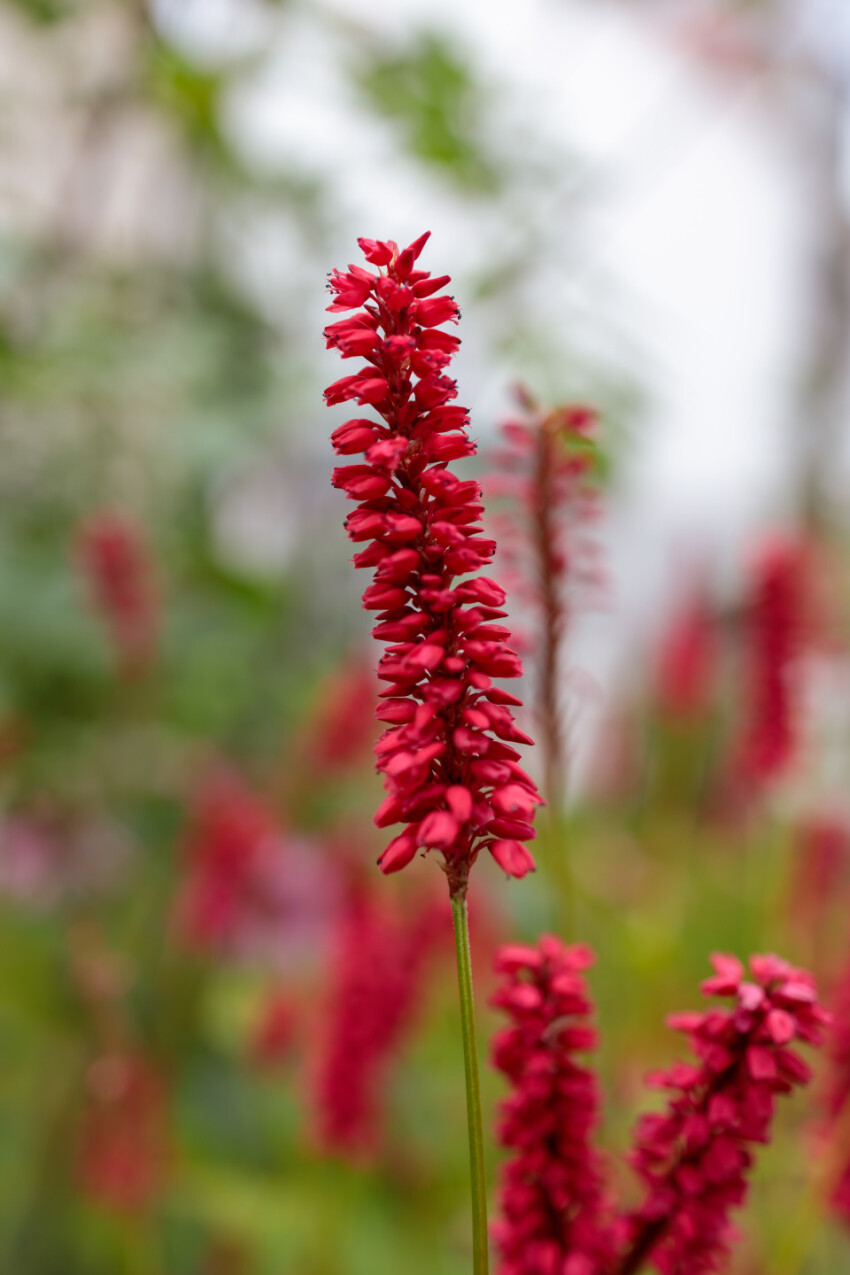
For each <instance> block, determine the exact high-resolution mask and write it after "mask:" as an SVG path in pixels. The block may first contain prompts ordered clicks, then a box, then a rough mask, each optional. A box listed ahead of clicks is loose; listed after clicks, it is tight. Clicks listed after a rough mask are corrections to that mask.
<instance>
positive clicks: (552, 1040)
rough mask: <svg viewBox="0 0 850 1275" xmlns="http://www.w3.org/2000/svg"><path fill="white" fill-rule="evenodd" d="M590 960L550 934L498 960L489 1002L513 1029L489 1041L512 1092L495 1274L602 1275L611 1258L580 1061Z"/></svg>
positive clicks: (594, 1114)
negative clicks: (496, 986) (498, 982)
mask: <svg viewBox="0 0 850 1275" xmlns="http://www.w3.org/2000/svg"><path fill="white" fill-rule="evenodd" d="M592 960H593V955H592V953H591V952H590V951H589V949H587V948H585V947H581V946H575V947H565V946H564V945H563V944H562V943H561V942H560V941H559V940H558V939H556V938H554V937H552V936H551V935H546V936H544V937H543V938H542V939H541V940H540V942H539V943H538V944H537V945H536V946H535V947H521V946H519V945H517V944H511V945H506V946H504V947H502V948H501V949H500V950H499V953H498V954H497V957H496V970H497V973H499V974H500V975H501V976H502V985H501V986H500V988H499V990H498V991H497V993H496V995H495V996H494V997H493V998H492V1004H493V1005H495V1006H497V1007H498V1008H499V1009H502V1010H504V1011H505V1013H506V1014H507V1016H508V1019H509V1021H510V1026H509V1027H508V1028H506V1029H505V1030H503V1031H501V1032H500V1033H499V1034H498V1035H497V1036H496V1038H495V1040H494V1043H493V1063H494V1066H495V1067H496V1068H497V1069H498V1070H499V1071H501V1072H502V1073H503V1075H505V1076H506V1077H507V1079H508V1081H509V1083H510V1085H511V1094H510V1096H509V1097H508V1098H507V1099H506V1100H505V1101H504V1102H503V1103H502V1106H501V1115H500V1120H499V1126H498V1139H499V1142H500V1144H501V1145H502V1146H503V1147H507V1148H508V1149H510V1150H511V1151H512V1152H513V1158H512V1159H511V1160H510V1161H509V1162H508V1163H507V1164H506V1165H505V1167H504V1169H503V1171H502V1182H501V1187H500V1191H499V1206H500V1211H501V1216H500V1219H499V1221H498V1222H497V1223H496V1224H495V1225H494V1227H493V1233H494V1236H495V1238H496V1242H497V1244H498V1247H499V1252H500V1262H499V1268H498V1269H499V1275H556V1273H557V1275H601V1272H603V1271H606V1270H608V1269H609V1268H610V1262H611V1260H612V1259H613V1256H614V1239H613V1231H612V1229H611V1226H610V1217H609V1216H608V1213H609V1206H608V1203H607V1201H606V1198H605V1191H604V1186H603V1172H602V1168H603V1166H602V1163H601V1160H600V1157H599V1154H598V1152H597V1151H596V1150H595V1149H594V1147H593V1145H592V1135H593V1132H594V1130H595V1127H596V1124H597V1121H598V1107H599V1096H598V1091H597V1084H596V1077H595V1076H594V1074H593V1072H592V1071H590V1070H589V1069H588V1068H587V1067H583V1066H581V1064H580V1063H578V1062H577V1061H576V1054H580V1053H584V1052H586V1051H587V1050H589V1049H592V1048H593V1046H594V1045H595V1043H596V1038H595V1033H594V1031H593V1030H592V1028H591V1027H590V1026H589V1022H588V1019H589V1016H590V1014H591V1012H592V1007H591V1004H590V1001H589V999H588V994H587V987H586V985H585V981H584V977H583V971H584V970H585V969H586V968H587V966H588V965H589V964H590V963H591V962H592Z"/></svg>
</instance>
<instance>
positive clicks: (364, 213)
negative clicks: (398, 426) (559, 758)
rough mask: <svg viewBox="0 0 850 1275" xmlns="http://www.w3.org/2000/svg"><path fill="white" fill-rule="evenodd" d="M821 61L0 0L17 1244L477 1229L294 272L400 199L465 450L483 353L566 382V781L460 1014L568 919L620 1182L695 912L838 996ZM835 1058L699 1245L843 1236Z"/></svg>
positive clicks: (429, 958) (275, 1264)
mask: <svg viewBox="0 0 850 1275" xmlns="http://www.w3.org/2000/svg"><path fill="white" fill-rule="evenodd" d="M848 89H850V9H849V8H848V5H847V3H846V0H749V2H745V0H739V2H737V3H736V2H734V0H687V3H685V2H684V0H667V2H666V3H665V2H663V0H619V2H618V0H525V2H524V3H522V4H514V5H507V4H503V5H493V4H492V3H489V4H488V3H485V2H484V0H467V2H466V3H464V4H457V3H448V2H446V0H429V2H428V3H424V0H422V2H420V0H370V2H369V3H363V2H362V0H300V2H299V0H280V2H277V3H275V2H273V0H0V385H2V390H0V457H2V461H0V925H1V926H2V930H1V931H0V933H2V938H0V1059H2V1061H0V1129H2V1137H0V1271H3V1272H7V1271H8V1272H9V1273H10V1275H12V1272H14V1275H59V1272H62V1275H267V1273H268V1275H271V1273H272V1272H274V1273H275V1275H281V1273H284V1272H286V1273H289V1272H293V1273H296V1275H337V1273H340V1275H341V1273H342V1272H346V1275H359V1273H360V1272H363V1273H364V1275H365V1273H366V1272H369V1275H383V1273H384V1272H387V1273H389V1272H395V1271H399V1270H403V1271H405V1272H406V1275H418V1273H419V1272H422V1273H424V1272H426V1271H427V1272H441V1273H442V1272H445V1273H446V1275H454V1273H455V1272H461V1271H464V1270H467V1269H468V1267H469V1249H468V1235H467V1230H468V1221H467V1190H468V1188H467V1178H466V1146H465V1141H464V1109H463V1092H462V1084H461V1081H460V1069H461V1054H460V1042H459V1036H458V1033H457V1022H456V989H455V984H454V981H453V980H454V974H453V970H452V965H451V934H450V919H449V915H448V910H447V907H446V906H445V903H444V901H443V898H442V894H443V880H442V876H441V874H440V873H439V871H438V870H437V866H436V864H435V863H433V862H427V861H426V862H420V861H417V862H416V863H415V864H414V865H412V866H411V867H410V868H409V869H408V870H407V871H406V872H405V873H404V874H402V877H403V878H404V879H403V880H398V879H395V880H392V881H386V880H383V879H382V878H380V876H379V874H378V873H377V871H376V870H375V868H374V866H373V864H374V859H375V857H376V855H377V853H379V852H380V849H381V848H382V842H381V840H380V835H379V834H377V833H376V832H375V830H374V828H373V826H372V821H371V815H372V812H373V810H374V808H375V806H376V805H377V803H378V801H379V799H380V785H379V784H378V782H377V780H376V778H375V776H374V774H373V772H372V769H371V754H370V750H371V744H372V742H373V740H374V738H375V735H376V732H377V727H376V725H375V723H374V721H373V717H372V712H373V699H374V694H375V684H374V683H373V681H372V673H371V669H372V665H373V663H374V661H375V659H376V651H375V650H373V649H372V646H374V644H371V645H370V642H369V639H368V631H369V627H370V621H369V616H368V615H367V613H365V612H363V611H362V610H361V609H360V605H359V593H360V590H361V588H362V582H361V581H360V580H359V579H358V578H357V577H356V573H355V572H354V571H352V570H351V566H350V561H349V558H350V549H349V545H348V542H347V541H346V539H345V536H344V532H343V529H342V520H343V517H344V515H345V513H346V512H347V511H346V509H345V502H344V500H343V498H342V496H341V494H340V493H339V492H334V491H332V490H331V487H330V483H329V475H330V469H331V466H332V464H333V463H334V462H333V459H332V453H331V449H330V445H329V442H328V435H329V433H330V431H331V429H332V428H333V427H335V426H336V425H337V424H339V423H340V421H341V420H342V419H343V416H342V415H341V411H342V409H334V410H332V411H328V410H327V409H325V408H324V407H323V405H322V395H321V391H322V387H323V386H324V385H325V384H326V383H327V382H328V381H330V380H333V379H335V377H336V376H337V375H339V374H340V369H339V366H338V363H337V361H336V358H335V356H334V355H333V354H328V353H326V352H325V350H324V342H323V340H322V337H321V331H322V327H323V326H324V322H325V314H324V306H325V305H326V303H327V300H328V298H327V294H326V293H325V291H324V281H325V275H326V273H327V271H328V270H329V269H330V268H331V267H333V266H343V265H345V263H347V262H348V261H350V260H355V259H356V257H357V249H356V244H355V240H356V237H357V236H358V235H367V236H373V237H378V238H383V237H392V238H394V239H396V240H398V241H399V242H401V243H406V242H408V241H409V240H411V239H413V238H414V237H416V236H417V235H419V234H420V233H421V232H422V231H423V230H426V229H430V230H431V231H432V239H431V242H430V243H429V245H428V247H427V248H426V250H425V256H424V257H423V259H422V263H423V265H424V266H425V267H426V268H428V269H431V270H432V271H433V272H434V273H436V274H442V273H449V274H451V275H452V278H453V289H454V293H455V295H456V297H457V298H458V300H459V302H460V304H461V306H462V310H463V320H462V325H461V328H460V334H461V336H462V338H463V345H462V349H461V352H460V354H459V356H458V358H457V360H456V375H457V377H458V380H459V385H460V402H462V403H464V404H465V405H468V406H469V407H470V409H471V411H472V419H473V433H474V434H475V436H476V437H477V438H478V439H479V440H480V444H481V446H480V451H479V456H478V457H477V458H476V461H475V462H474V464H471V466H470V473H474V474H475V476H476V477H484V476H485V475H486V474H487V473H488V468H490V467H492V465H493V464H495V463H496V462H495V452H494V447H495V443H496V440H497V429H498V426H499V424H500V422H501V421H502V420H503V419H504V418H505V416H506V414H509V413H510V412H511V411H514V410H515V408H514V400H513V398H512V387H514V386H515V385H516V384H518V383H521V384H524V385H526V386H527V387H529V388H530V390H531V391H532V392H533V393H534V394H535V395H536V396H537V397H538V399H539V400H540V401H541V402H545V403H549V404H552V405H557V404H561V403H565V402H579V403H585V404H592V405H593V406H594V407H595V408H596V409H597V411H598V413H599V427H598V428H599V432H598V439H597V448H598V461H599V463H598V464H597V466H596V468H595V470H594V477H593V481H594V483H595V484H596V488H597V492H598V500H597V505H598V508H597V510H596V513H595V515H594V520H593V524H592V526H591V527H588V528H586V529H585V533H586V534H587V536H589V538H590V539H591V540H592V541H593V544H594V554H595V557H594V563H595V568H594V573H593V574H594V581H593V584H594V587H593V588H592V589H590V590H583V589H578V590H576V593H575V597H574V598H573V599H572V601H571V603H570V607H569V615H570V624H569V633H568V649H567V652H566V656H565V659H564V663H563V667H562V683H563V685H562V688H561V690H562V704H561V707H562V711H563V715H564V721H565V727H566V730H567V732H568V739H569V748H568V753H569V757H568V761H569V767H568V773H567V771H566V770H565V773H564V774H563V776H562V781H563V783H564V785H565V787H566V788H567V789H568V791H569V794H570V799H569V802H568V803H567V809H566V812H565V813H563V814H562V815H561V816H560V817H559V818H557V819H553V818H551V817H549V818H548V819H547V818H545V817H544V820H543V823H542V825H541V833H540V837H539V840H538V843H537V846H538V849H537V852H536V854H537V860H538V868H539V870H538V873H537V874H536V876H535V877H534V878H533V879H528V880H526V881H524V882H522V883H506V882H504V881H502V880H501V879H500V875H499V873H498V871H497V869H496V867H495V865H494V864H492V863H490V862H488V863H486V864H484V863H482V864H481V865H480V867H479V868H478V869H476V880H475V883H474V884H475V892H474V896H473V900H472V923H473V929H474V940H473V941H474V945H475V949H476V951H475V960H476V967H477V978H478V988H479V992H480V1000H481V1020H482V1022H481V1026H482V1035H483V1041H484V1048H485V1049H486V1047H487V1045H486V1042H487V1039H488V1038H489V1036H490V1035H491V1034H492V1031H493V1029H494V1025H495V1021H496V1020H495V1015H493V1014H492V1013H491V1012H489V1011H488V1010H487V1009H486V1007H485V1002H486V998H487V996H488V995H489V994H490V993H491V992H492V987H493V982H492V978H491V976H490V974H489V967H490V964H491V962H492V956H493V952H494V949H495V946H496V945H497V944H498V943H499V942H501V941H505V940H507V939H509V938H527V939H528V938H532V937H534V936H535V935H536V934H538V933H539V932H541V931H542V930H544V929H547V928H549V929H554V930H556V931H558V932H560V933H562V934H563V935H564V937H567V938H570V939H572V938H581V939H582V940H584V941H589V942H591V943H592V944H593V945H594V947H595V948H596V951H597V965H596V967H595V969H594V970H593V971H592V974H591V983H592V986H593V990H594V993H595V995H596V998H597V1003H598V1007H599V1022H600V1030H601V1043H600V1048H599V1062H600V1071H601V1077H602V1081H603V1087H604V1094H605V1106H604V1120H603V1127H602V1130H601V1134H600V1140H601V1142H602V1144H603V1145H604V1147H605V1148H606V1150H607V1151H608V1152H610V1155H611V1162H612V1168H611V1173H612V1178H613V1180H614V1181H615V1182H616V1183H617V1184H618V1188H619V1190H620V1191H621V1193H622V1196H623V1198H624V1199H629V1198H630V1193H631V1194H632V1195H633V1193H634V1190H635V1188H634V1184H633V1182H632V1181H631V1178H630V1174H629V1171H628V1168H627V1167H626V1166H625V1165H624V1163H623V1155H624V1151H625V1149H626V1148H627V1146H628V1142H629V1131H630V1128H631V1126H632V1124H633V1121H634V1119H635V1116H636V1113H637V1112H638V1111H640V1110H645V1109H646V1107H647V1104H651V1103H652V1101H653V1100H652V1099H651V1098H649V1097H647V1094H646V1092H645V1091H644V1089H643V1087H642V1081H641V1077H642V1075H643V1073H644V1072H645V1071H646V1070H648V1069H650V1068H652V1067H657V1066H659V1065H662V1064H663V1063H665V1062H666V1061H668V1060H669V1059H670V1058H671V1057H673V1056H674V1054H675V1051H676V1048H677V1045H676V1041H675V1040H673V1039H672V1038H671V1036H670V1033H669V1032H666V1030H665V1028H664V1017H665V1015H666V1014H668V1013H670V1012H672V1011H674V1010H677V1009H681V1008H685V1007H689V1006H691V1005H694V1004H695V1003H696V1002H697V1000H698V983H699V980H700V979H701V978H702V977H704V975H705V973H706V972H707V968H708V965H707V962H708V955H709V953H710V952H711V951H713V950H733V951H736V952H738V954H739V955H742V956H745V955H747V954H748V953H749V952H751V951H762V950H778V951H780V952H782V953H783V954H784V955H786V956H788V957H789V958H790V959H793V960H794V961H796V962H800V963H802V964H806V965H808V966H810V967H813V968H814V969H815V970H816V972H817V974H818V976H819V978H820V979H821V981H822V985H823V986H824V988H825V993H826V996H827V999H829V998H830V996H833V994H834V992H835V988H836V987H837V986H839V985H840V979H841V971H842V967H843V966H845V965H846V962H847V956H848V953H847V951H846V948H847V929H848V927H847V920H846V918H847V915H848V904H850V810H848V802H847V792H846V790H847V775H848V763H850V659H849V658H848V645H847V637H848V630H847V586H846V579H847V574H846V562H847V556H846V543H845V540H846V519H847V514H846V506H847V502H846V497H845V493H846V491H847V484H848V477H849V476H850V474H848V469H850V432H848V430H847V428H846V423H847V407H848V375H847V371H848V353H850V220H849V219H850V106H848ZM515 516H516V517H521V515H520V514H519V513H515ZM583 534H584V533H583ZM497 568H498V560H497ZM783 572H784V574H783ZM498 574H499V572H498V569H497V570H496V576H497V577H498ZM777 578H778V579H779V584H778V585H777V584H776V580H777ZM789 581H790V582H791V583H789ZM777 589H778V593H777ZM777 597H778V599H779V601H778V602H777V600H776V599H777ZM771 608H772V609H771ZM514 617H515V619H516V622H517V625H518V627H519V628H520V629H521V630H523V632H524V634H525V639H524V641H525V650H526V652H527V664H528V667H529V676H528V679H527V681H528V683H529V686H528V688H527V689H526V695H527V696H528V698H529V699H533V691H532V684H533V679H534V669H535V659H534V653H535V634H534V625H535V617H534V613H533V611H529V610H528V609H527V608H525V607H524V606H523V603H522V600H521V598H519V597H518V598H517V599H516V600H515V604H514ZM765 626H767V630H766V629H765ZM765 631H767V638H765V637H764V634H765ZM777 633H778V634H779V637H778V638H776V640H774V638H775V635H776V634H777ZM759 634H761V638H759ZM771 635H773V637H772V636H771ZM777 642H778V646H779V650H780V654H779V656H778V657H777V656H776V649H777ZM771 653H772V654H771ZM771 658H773V659H774V661H776V660H778V665H777V666H776V667H779V666H781V667H780V672H779V673H778V674H776V676H777V677H778V678H779V680H780V681H781V683H782V687H783V691H782V696H781V701H782V704H781V714H785V716H783V718H782V722H781V723H780V725H779V727H778V728H777V729H778V730H779V733H780V734H782V732H783V731H784V732H785V733H784V735H783V736H782V743H781V746H777V749H776V750H775V751H774V753H771V754H770V756H769V757H768V758H767V760H765V757H764V756H761V757H760V758H759V759H757V763H756V762H754V761H753V757H752V755H747V749H746V743H747V740H750V738H751V725H752V723H751V722H750V721H749V718H750V717H751V716H752V712H753V711H754V710H753V709H752V705H753V703H756V704H758V703H759V699H758V683H759V678H760V676H762V674H763V664H764V661H765V660H766V661H768V663H769V661H770V659H771ZM760 660H761V661H762V664H760V663H759V661H760ZM776 667H774V672H775V671H776ZM760 670H761V671H760ZM764 676H769V673H768V674H764ZM754 684H755V685H756V690H755V691H754V690H753V687H754ZM748 715H749V716H748ZM786 718H787V720H786ZM774 726H776V723H775V722H774ZM526 728H527V729H529V730H530V731H531V733H532V734H534V732H535V723H534V716H533V713H532V712H529V714H528V717H527V723H526ZM748 732H749V733H748ZM742 740H743V741H744V744H742V742H741V741H742ZM774 743H775V739H774ZM529 763H530V766H531V768H532V769H534V767H535V766H536V767H537V773H539V771H540V763H539V762H536V761H535V760H534V758H533V754H530V755H529ZM555 804H556V805H557V803H555ZM352 951H356V952H358V953H359V957H360V961H359V964H360V967H361V968H360V974H359V981H358V975H357V972H356V971H355V973H354V974H352V968H351V967H352V961H351V952H352ZM355 964H357V963H356V962H355ZM364 1024H365V1026H364ZM358 1066H361V1068H362V1077H361V1078H360V1079H358V1074H359V1073H357V1067H358ZM825 1083H827V1082H826V1081H824V1080H823V1079H822V1078H819V1079H818V1080H817V1081H816V1083H815V1085H814V1086H813V1087H812V1090H811V1093H810V1096H809V1097H808V1098H807V1099H804V1100H801V1101H799V1102H798V1103H797V1106H796V1108H795V1109H794V1111H793V1112H792V1113H791V1114H790V1116H788V1117H787V1118H786V1119H785V1121H784V1124H783V1125H782V1128H781V1129H780V1132H779V1135H778V1139H777V1142H776V1144H775V1145H774V1146H772V1147H771V1148H770V1149H769V1150H767V1151H766V1152H765V1155H764V1156H763V1159H762V1161H761V1163H760V1167H759V1171H758V1174H757V1178H756V1184H755V1188H754V1197H753V1202H752V1205H751V1208H750V1209H749V1210H748V1212H747V1214H746V1217H745V1218H744V1219H743V1222H742V1229H743V1232H744V1238H743V1239H742V1241H741V1244H740V1245H739V1248H738V1250H737V1253H736V1258H735V1264H734V1267H733V1269H734V1271H736V1272H738V1275H792V1273H793V1272H799V1273H800V1275H802V1273H803V1272H810V1273H811V1275H836V1273H837V1272H841V1271H844V1270H847V1271H850V1239H848V1238H847V1237H846V1235H845V1226H843V1225H842V1222H841V1219H840V1218H836V1217H835V1216H833V1211H831V1210H830V1208H829V1205H828V1199H827V1198H826V1196H827V1195H828V1192H826V1191H825V1190H824V1186H823V1181H822V1175H821V1176H820V1177H819V1175H818V1171H817V1168H816V1167H813V1166H816V1165H817V1163H818V1156H819V1154H820V1151H819V1148H822V1146H823V1141H824V1138H828V1134H825V1133H824V1131H823V1124H824V1116H823V1100H822V1090H823V1085H824V1084H825ZM358 1085H359V1086H360V1088H358ZM819 1085H820V1088H819ZM485 1088H486V1095H485V1096H486V1102H487V1119H488V1121H489V1122H490V1124H491V1126H492V1115H493V1111H494V1106H495V1103H496V1102H497V1100H498V1096H499V1093H500V1086H499V1083H498V1082H497V1080H496V1078H495V1077H494V1076H492V1075H491V1074H490V1073H489V1072H488V1074H487V1076H486V1082H485ZM352 1094H354V1097H352ZM819 1095H821V1096H820V1097H819ZM358 1103H359V1104H360V1106H359V1107H358ZM355 1109H356V1110H355ZM352 1111H353V1114H352ZM346 1112H347V1114H346ZM845 1124H846V1121H845ZM845 1132H846V1131H845ZM834 1154H835V1155H838V1156H839V1158H840V1156H841V1155H842V1154H844V1149H843V1148H842V1147H839V1149H838V1151H837V1152H835V1153H834ZM846 1158H847V1162H848V1163H850V1148H848V1149H847V1156H846ZM489 1159H490V1168H491V1170H492V1172H493V1174H494V1177H495V1173H496V1165H497V1159H498V1157H497V1154H496V1152H495V1150H494V1149H493V1148H492V1147H491V1148H490V1151H489Z"/></svg>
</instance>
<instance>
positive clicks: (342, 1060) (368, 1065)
mask: <svg viewBox="0 0 850 1275" xmlns="http://www.w3.org/2000/svg"><path fill="white" fill-rule="evenodd" d="M450 925H451V918H450V915H449V909H448V907H447V906H446V904H445V903H444V902H442V901H441V902H439V903H438V902H435V901H434V900H433V899H431V898H429V899H426V900H425V902H424V903H423V904H420V906H419V909H418V911H417V912H416V913H415V915H413V916H412V917H411V916H408V915H405V914H403V913H401V912H398V911H396V910H395V909H394V908H392V909H391V908H390V906H389V904H388V903H387V902H386V901H383V900H382V901H381V902H378V901H377V900H375V899H374V898H373V897H370V896H369V895H367V894H366V893H365V892H362V891H360V890H355V891H354V893H353V894H352V897H351V898H349V900H348V901H347V905H346V907H345V908H344V911H343V914H342V916H341V919H340V924H339V929H338V932H337V936H336V945H335V952H334V956H333V968H332V971H331V990H330V1000H329V1004H328V1006H327V1013H326V1014H325V1015H324V1016H323V1021H324V1022H325V1024H326V1035H325V1039H324V1040H323V1042H322V1053H321V1057H320V1059H319V1060H318V1065H317V1067H316V1072H315V1077H314V1095H315V1101H316V1106H317V1130H316V1133H317V1138H318V1141H319V1143H320V1144H321V1146H322V1147H323V1149H324V1150H325V1151H328V1152H333V1153H336V1154H342V1155H345V1156H349V1157H354V1158H361V1159H362V1158H369V1156H370V1155H371V1154H372V1153H374V1151H375V1150H376V1148H377V1144H378V1142H379V1141H380V1137H381V1131H382V1114H383V1113H382V1108H383V1101H382V1095H383V1092H384V1090H385V1088H386V1082H387V1074H388V1072H389V1070H390V1069H391V1065H392V1062H393V1060H394V1058H395V1057H396V1055H397V1054H398V1052H399V1050H400V1049H401V1047H402V1045H403V1042H404V1039H405V1037H406V1035H407V1033H408V1031H409V1029H410V1027H411V1025H412V1023H413V1021H414V1020H415V1018H416V1014H417V1010H418V1008H419V1003H420V1000H421V998H422V993H423V990H424V986H425V979H424V975H425V973H426V968H427V965H428V962H429V961H430V960H431V958H432V957H433V956H434V954H435V951H436V950H437V949H438V947H439V948H442V939H443V938H444V937H445V932H446V930H447V928H448V927H450Z"/></svg>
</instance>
